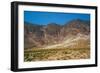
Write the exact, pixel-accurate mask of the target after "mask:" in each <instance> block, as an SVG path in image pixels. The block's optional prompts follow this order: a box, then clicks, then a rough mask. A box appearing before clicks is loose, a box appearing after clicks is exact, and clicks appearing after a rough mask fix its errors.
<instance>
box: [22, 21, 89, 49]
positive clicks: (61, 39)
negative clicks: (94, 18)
mask: <svg viewBox="0 0 100 73" xmlns="http://www.w3.org/2000/svg"><path fill="white" fill-rule="evenodd" d="M89 42H90V22H89V21H84V20H80V19H75V20H71V21H70V22H68V23H66V24H63V25H60V24H56V23H49V24H47V25H38V24H31V23H28V22H24V48H25V49H30V48H40V47H41V48H58V47H59V48H61V47H66V48H85V47H89V46H90V43H89Z"/></svg>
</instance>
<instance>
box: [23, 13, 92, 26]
mask: <svg viewBox="0 0 100 73" xmlns="http://www.w3.org/2000/svg"><path fill="white" fill-rule="evenodd" d="M73 19H81V20H88V21H89V20H90V14H83V13H81V14H80V13H60V12H37V11H24V21H25V22H29V23H33V24H39V25H47V24H49V23H56V24H60V25H64V24H66V23H68V22H69V21H71V20H73Z"/></svg>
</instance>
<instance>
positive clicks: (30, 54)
mask: <svg viewBox="0 0 100 73" xmlns="http://www.w3.org/2000/svg"><path fill="white" fill-rule="evenodd" d="M88 58H90V48H60V49H57V48H54V49H37V48H36V49H30V50H24V61H25V62H31V61H50V60H71V59H73V60H76V59H88Z"/></svg>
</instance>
